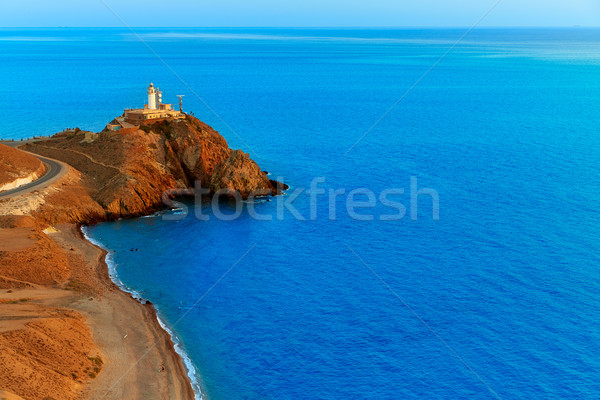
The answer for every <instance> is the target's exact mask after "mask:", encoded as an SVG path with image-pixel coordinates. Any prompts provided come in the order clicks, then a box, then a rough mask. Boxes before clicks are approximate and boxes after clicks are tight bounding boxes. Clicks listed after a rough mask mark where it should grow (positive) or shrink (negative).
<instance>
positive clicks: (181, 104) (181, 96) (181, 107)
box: [177, 94, 185, 112]
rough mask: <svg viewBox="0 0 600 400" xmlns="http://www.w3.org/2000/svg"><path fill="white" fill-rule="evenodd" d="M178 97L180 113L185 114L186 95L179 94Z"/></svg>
mask: <svg viewBox="0 0 600 400" xmlns="http://www.w3.org/2000/svg"><path fill="white" fill-rule="evenodd" d="M177 97H179V112H183V98H184V97H185V94H178V95H177Z"/></svg>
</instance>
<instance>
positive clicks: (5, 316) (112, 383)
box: [0, 224, 194, 400]
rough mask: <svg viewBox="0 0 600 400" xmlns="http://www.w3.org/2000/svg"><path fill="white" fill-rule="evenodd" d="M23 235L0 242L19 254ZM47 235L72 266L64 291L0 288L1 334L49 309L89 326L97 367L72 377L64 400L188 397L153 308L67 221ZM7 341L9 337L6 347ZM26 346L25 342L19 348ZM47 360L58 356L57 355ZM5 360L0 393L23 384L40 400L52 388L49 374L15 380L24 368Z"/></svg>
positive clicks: (59, 391) (59, 390)
mask: <svg viewBox="0 0 600 400" xmlns="http://www.w3.org/2000/svg"><path fill="white" fill-rule="evenodd" d="M20 236H22V237H21V238H20ZM26 236H27V234H25V235H19V234H18V233H17V234H14V235H13V238H12V240H11V241H10V242H9V243H7V242H5V244H8V245H10V246H12V247H14V249H15V250H19V251H22V250H23V249H25V250H26V249H27V246H28V245H30V244H31V241H29V242H28V241H27V237H26ZM48 236H49V237H50V238H51V239H52V241H53V242H54V243H56V244H57V245H58V246H59V247H60V248H61V250H63V251H64V252H65V253H66V254H68V258H69V264H70V266H71V268H72V270H71V276H70V281H69V283H68V284H67V285H66V286H65V287H64V288H57V287H46V286H42V285H38V284H25V283H23V284H22V285H17V286H21V287H15V288H13V289H8V290H6V289H4V290H1V291H0V302H2V303H6V306H4V307H2V309H1V311H0V321H1V323H0V334H3V333H12V332H19V330H20V329H24V328H25V327H26V326H27V324H28V323H30V322H32V321H36V320H40V318H48V319H52V318H57V315H56V314H57V311H56V310H61V311H64V312H67V311H66V310H73V311H76V312H77V313H79V314H80V315H82V316H83V317H84V319H85V324H86V325H87V326H88V327H89V330H90V332H91V338H92V340H93V343H87V345H88V346H93V345H94V344H95V346H97V349H98V351H99V357H100V359H101V360H102V361H101V363H102V366H101V372H100V373H98V374H97V376H95V377H94V379H90V376H86V377H85V379H82V378H78V379H77V384H75V386H74V387H73V397H71V396H69V398H83V399H115V400H116V399H141V398H144V399H193V398H194V393H193V390H192V387H191V384H190V382H189V379H188V377H187V374H186V370H185V367H184V365H183V362H182V360H181V357H180V356H179V355H178V354H177V353H176V352H175V349H174V346H173V343H172V341H171V339H170V337H169V335H168V333H167V332H166V331H165V330H164V329H162V327H161V326H160V324H159V322H158V320H157V317H156V312H155V310H154V308H153V307H152V305H150V304H146V305H143V304H141V303H140V302H139V301H137V300H135V299H133V298H132V297H131V296H130V295H129V294H127V293H125V292H123V291H121V290H120V289H119V288H118V287H117V286H116V285H115V284H114V283H113V282H112V281H111V280H110V277H109V275H108V268H107V265H106V263H105V262H104V258H105V256H106V252H105V251H104V250H102V249H100V248H98V247H96V246H95V245H93V244H92V243H90V242H88V241H87V240H86V239H85V238H84V237H83V235H82V233H81V231H80V230H79V227H78V226H76V225H74V224H61V225H57V226H55V227H54V228H53V229H52V230H51V232H49V233H48ZM5 247H6V246H5ZM3 250H6V249H3ZM14 303H16V304H14ZM62 332H64V335H65V337H67V339H66V340H67V341H71V340H73V339H71V338H69V333H70V332H69V331H68V330H67V331H65V330H64V329H63V331H62ZM75 334H76V333H74V334H73V335H74V337H75ZM14 342H15V340H14V339H13V340H12V342H11V343H13V344H14ZM26 342H27V340H26V339H25V338H24V339H23V340H22V343H26ZM21 348H24V347H23V346H21ZM68 356H69V354H68V353H67V354H64V357H65V358H67V357H68ZM53 357H54V358H55V359H56V358H57V356H56V355H53ZM4 361H5V362H6V363H5V364H6V365H5V366H4V367H5V368H11V366H10V364H11V362H12V363H13V365H12V368H14V369H12V371H13V373H12V374H6V375H12V376H3V378H2V380H3V382H2V386H8V387H0V389H7V390H9V391H12V392H19V389H20V387H21V386H22V385H26V386H27V388H23V391H21V393H24V394H26V395H28V397H27V398H43V397H38V394H39V393H42V392H46V394H47V392H48V391H49V390H50V391H52V387H50V386H49V385H47V384H46V383H45V380H46V379H51V378H52V376H51V375H49V374H44V372H43V371H39V370H38V375H39V376H40V378H39V379H37V380H36V383H32V382H29V381H27V380H23V379H22V377H19V376H16V375H15V373H14V371H23V368H22V366H20V365H17V364H19V363H18V362H14V360H10V359H5V360H4ZM54 361H56V362H59V361H61V360H54ZM62 361H65V360H62ZM66 361H68V360H66ZM21 364H22V363H21ZM3 375H4V374H3ZM6 380H8V381H9V382H8V383H7V382H6ZM37 383H39V385H38V386H37V388H36V384H37ZM64 390H65V388H64V387H61V386H60V385H57V386H56V390H55V392H54V394H55V395H56V397H55V398H65V397H64V395H65V394H66V392H64Z"/></svg>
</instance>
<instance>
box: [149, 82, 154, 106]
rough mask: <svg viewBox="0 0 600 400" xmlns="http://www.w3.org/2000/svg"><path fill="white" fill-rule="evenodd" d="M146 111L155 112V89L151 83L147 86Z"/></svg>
mask: <svg viewBox="0 0 600 400" xmlns="http://www.w3.org/2000/svg"><path fill="white" fill-rule="evenodd" d="M148 109H149V110H156V89H154V84H153V83H150V86H148Z"/></svg>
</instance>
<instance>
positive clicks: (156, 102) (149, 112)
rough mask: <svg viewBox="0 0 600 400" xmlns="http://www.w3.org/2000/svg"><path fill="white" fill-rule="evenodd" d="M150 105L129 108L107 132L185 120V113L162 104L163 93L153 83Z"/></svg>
mask: <svg viewBox="0 0 600 400" xmlns="http://www.w3.org/2000/svg"><path fill="white" fill-rule="evenodd" d="M147 93H148V104H145V105H144V108H127V109H125V111H124V112H123V115H122V116H120V117H118V118H115V119H114V120H113V121H112V122H111V123H110V124H108V125H107V126H106V129H107V130H111V131H114V130H119V129H121V128H132V127H134V126H139V125H141V124H143V123H144V122H155V121H156V120H163V119H184V118H185V114H184V113H183V111H182V110H181V109H180V110H174V109H173V106H172V104H165V103H163V102H162V92H161V91H160V89H159V88H158V87H154V84H153V83H150V86H148V91H147Z"/></svg>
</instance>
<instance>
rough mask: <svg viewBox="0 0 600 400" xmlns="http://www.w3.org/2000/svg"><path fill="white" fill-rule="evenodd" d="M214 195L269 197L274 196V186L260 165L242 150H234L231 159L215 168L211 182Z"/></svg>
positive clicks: (228, 158) (225, 160)
mask: <svg viewBox="0 0 600 400" xmlns="http://www.w3.org/2000/svg"><path fill="white" fill-rule="evenodd" d="M210 190H211V191H212V192H213V193H219V194H223V195H228V196H233V195H235V193H236V192H237V193H239V194H240V195H241V197H243V198H247V197H249V196H267V195H270V194H273V190H274V188H273V186H272V185H271V182H270V181H269V178H267V175H266V174H264V173H263V172H262V171H261V170H260V167H259V166H258V164H256V163H255V162H254V161H253V160H251V159H250V156H249V155H248V154H246V153H244V152H243V151H241V150H233V151H232V152H231V153H230V154H229V157H227V158H226V159H224V160H222V161H221V162H220V163H219V164H218V165H217V167H216V168H215V170H214V172H213V175H212V178H211V180H210Z"/></svg>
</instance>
